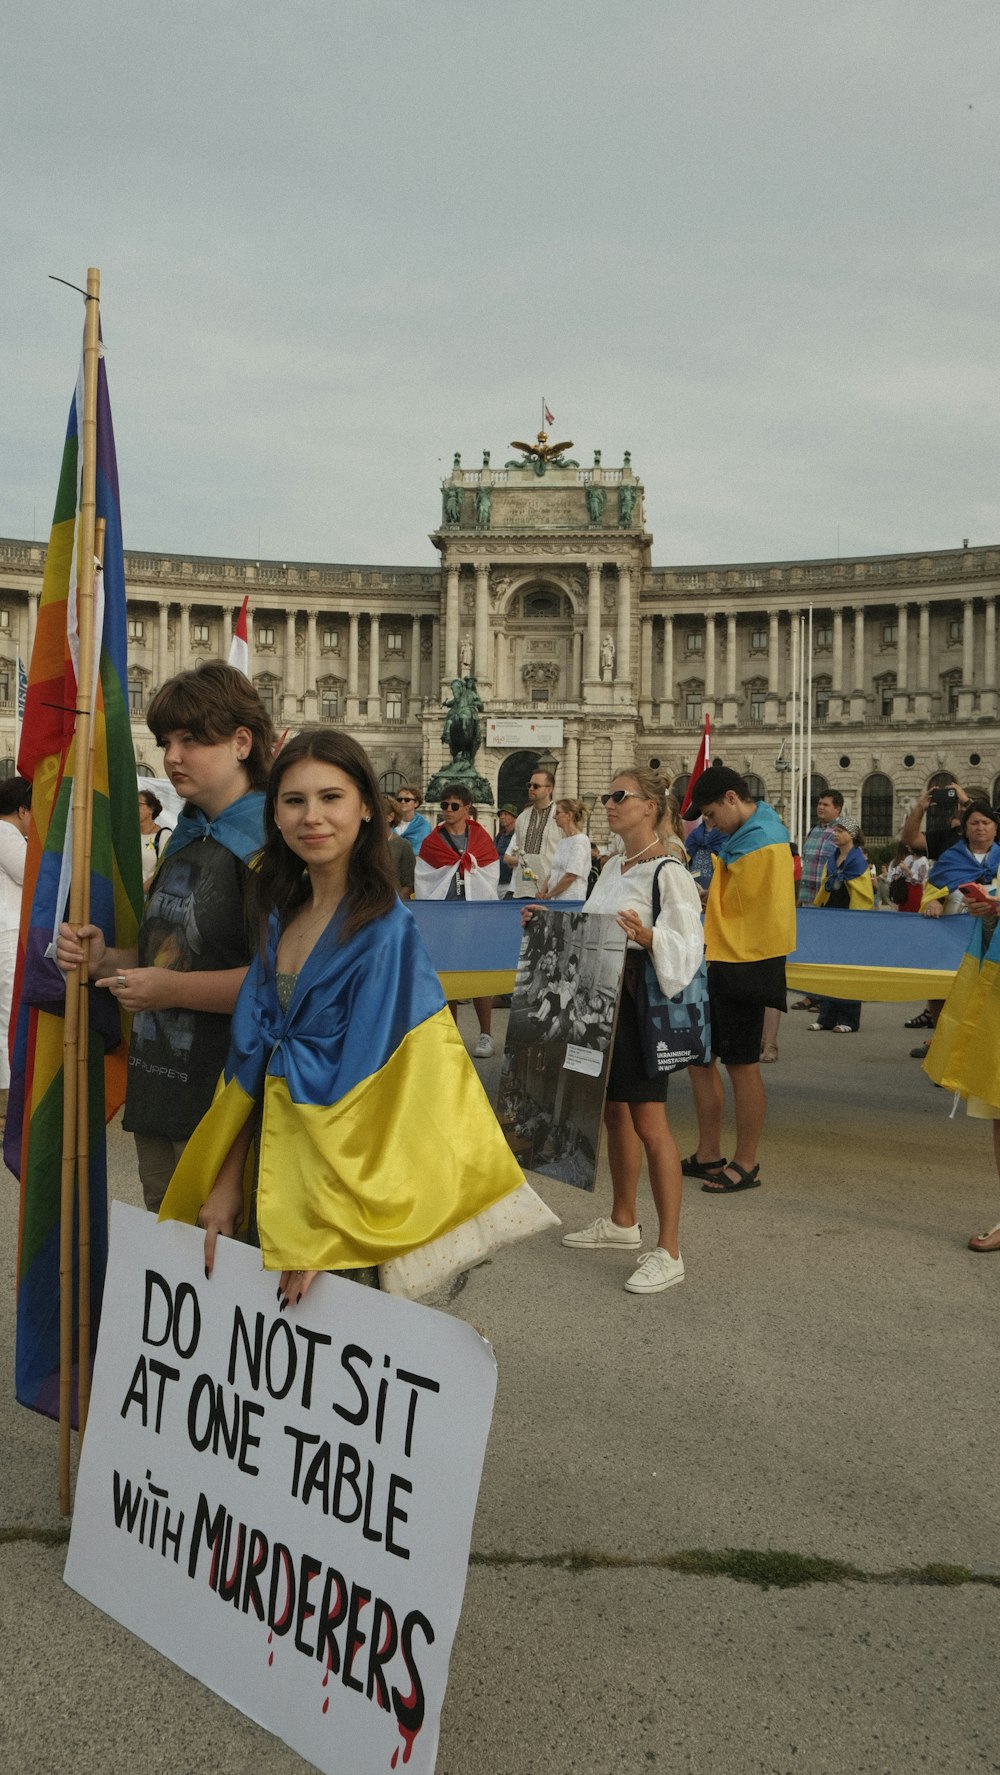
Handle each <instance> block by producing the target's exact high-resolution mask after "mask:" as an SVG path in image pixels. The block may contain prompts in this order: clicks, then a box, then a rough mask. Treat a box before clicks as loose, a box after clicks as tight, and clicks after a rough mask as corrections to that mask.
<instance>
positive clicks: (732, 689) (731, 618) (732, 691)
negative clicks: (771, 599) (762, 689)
mask: <svg viewBox="0 0 1000 1775" xmlns="http://www.w3.org/2000/svg"><path fill="white" fill-rule="evenodd" d="M737 718H738V705H737V701H736V613H735V611H729V612H728V613H727V615H726V693H725V696H724V698H723V702H722V719H723V721H724V722H725V724H726V726H727V727H735V726H736V722H737Z"/></svg>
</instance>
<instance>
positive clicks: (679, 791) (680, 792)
mask: <svg viewBox="0 0 1000 1775" xmlns="http://www.w3.org/2000/svg"><path fill="white" fill-rule="evenodd" d="M690 781H691V773H690V771H682V773H681V775H680V776H679V777H675V778H674V780H673V782H672V783H671V785H670V793H671V795H676V797H677V799H678V801H683V800H684V797H685V795H686V794H687V790H688V784H689V782H690Z"/></svg>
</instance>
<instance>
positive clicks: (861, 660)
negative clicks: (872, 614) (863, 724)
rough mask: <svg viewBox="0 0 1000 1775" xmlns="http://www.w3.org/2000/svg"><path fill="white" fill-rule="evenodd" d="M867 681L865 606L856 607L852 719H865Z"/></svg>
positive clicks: (857, 605) (858, 605)
mask: <svg viewBox="0 0 1000 1775" xmlns="http://www.w3.org/2000/svg"><path fill="white" fill-rule="evenodd" d="M866 690H867V685H866V683H865V612H864V606H863V605H861V604H856V605H855V607H854V670H853V674H852V685H851V720H852V721H863V720H864V718H865V715H866V713H867V708H868V698H867V695H866Z"/></svg>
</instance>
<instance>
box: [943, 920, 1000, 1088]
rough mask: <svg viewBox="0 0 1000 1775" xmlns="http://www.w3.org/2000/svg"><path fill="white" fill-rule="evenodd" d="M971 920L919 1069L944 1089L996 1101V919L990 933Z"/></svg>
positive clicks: (999, 985) (999, 933)
mask: <svg viewBox="0 0 1000 1775" xmlns="http://www.w3.org/2000/svg"><path fill="white" fill-rule="evenodd" d="M972 924H973V926H974V929H973V932H972V936H971V938H970V939H969V947H968V949H967V950H966V952H965V955H964V956H963V958H962V963H961V966H960V967H959V970H958V973H957V974H956V975H955V980H954V984H953V986H952V989H951V991H950V992H949V994H948V997H947V999H946V1000H945V1004H944V1009H943V1010H942V1012H941V1015H940V1017H939V1018H938V1023H937V1028H936V1029H935V1031H934V1039H933V1041H932V1042H931V1045H930V1048H929V1050H928V1053H927V1058H926V1060H925V1061H924V1071H925V1072H926V1073H927V1074H928V1076H929V1077H930V1078H932V1079H933V1080H934V1083H935V1084H936V1085H943V1086H944V1087H945V1089H946V1090H948V1091H958V1092H959V1094H960V1095H961V1096H962V1097H966V1098H968V1097H980V1098H982V1099H983V1101H984V1102H985V1103H988V1104H994V1105H997V1106H1000V923H996V924H994V925H993V928H992V933H991V932H990V931H989V929H988V926H987V920H985V919H982V918H976V919H973V920H972ZM996 1113H997V1115H998V1116H1000V1107H998V1108H997V1111H996Z"/></svg>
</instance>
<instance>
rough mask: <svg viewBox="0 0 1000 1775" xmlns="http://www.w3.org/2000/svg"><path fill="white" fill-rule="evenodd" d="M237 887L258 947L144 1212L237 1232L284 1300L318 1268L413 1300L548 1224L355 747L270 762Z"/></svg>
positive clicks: (208, 1241)
mask: <svg viewBox="0 0 1000 1775" xmlns="http://www.w3.org/2000/svg"><path fill="white" fill-rule="evenodd" d="M264 834H265V842H264V849H263V851H262V852H261V856H260V865H259V868H258V869H257V870H256V872H255V875H254V880H253V889H254V898H255V901H256V903H257V906H258V907H259V908H260V911H261V923H262V942H261V951H260V954H259V955H258V957H257V959H256V961H255V962H254V963H253V964H252V966H251V968H250V972H249V974H248V975H247V979H246V982H245V984H244V987H243V990H242V992H241V993H240V997H239V1001H238V1003H237V1006H236V1011H235V1013H234V1017H233V1027H232V1042H231V1046H230V1051H229V1058H228V1060H227V1063H226V1068H225V1072H224V1074H223V1079H222V1083H221V1088H220V1091H219V1093H218V1094H217V1096H216V1099H215V1102H214V1104H213V1106H212V1108H211V1109H210V1110H209V1112H208V1114H207V1115H206V1116H205V1117H204V1118H203V1119H202V1121H201V1122H200V1124H199V1126H198V1127H197V1128H196V1130H195V1132H194V1134H193V1135H192V1137H191V1140H190V1141H189V1143H188V1145H187V1147H186V1149H185V1152H184V1155H183V1158H182V1159H181V1162H180V1164H179V1165H178V1167H177V1170H176V1171H175V1173H174V1176H173V1178H172V1180H171V1183H170V1187H169V1189H168V1191H167V1195H166V1197H165V1199H164V1203H163V1207H162V1209H161V1214H160V1217H161V1219H167V1220H186V1221H188V1222H190V1223H197V1224H198V1225H199V1226H202V1227H204V1229H205V1235H206V1237H205V1263H206V1268H207V1270H208V1271H209V1272H210V1271H211V1269H212V1266H213V1262H214V1255H215V1245H216V1240H217V1239H218V1237H219V1235H220V1234H222V1235H229V1236H231V1235H233V1234H234V1233H235V1232H236V1231H237V1229H238V1228H239V1227H240V1226H241V1224H242V1225H245V1224H246V1222H247V1219H248V1215H249V1206H250V1204H249V1200H248V1195H247V1190H246V1184H245V1174H246V1172H247V1170H248V1169H249V1167H248V1165H247V1160H248V1158H249V1155H250V1152H251V1148H252V1145H253V1141H254V1136H255V1134H256V1135H257V1137H258V1141H259V1153H258V1160H257V1174H256V1175H257V1189H256V1202H255V1209H256V1216H255V1218H256V1227H257V1234H258V1237H259V1242H260V1249H261V1254H262V1257H263V1262H264V1267H265V1269H269V1270H277V1271H279V1272H280V1277H281V1279H280V1283H279V1293H280V1294H281V1295H282V1296H283V1298H284V1299H285V1301H286V1302H294V1301H297V1300H299V1299H301V1297H302V1295H303V1294H304V1293H305V1291H306V1289H307V1288H308V1287H309V1284H310V1282H311V1281H312V1279H313V1277H314V1276H315V1275H316V1274H317V1273H318V1272H320V1271H322V1270H332V1271H339V1272H342V1273H345V1274H350V1275H353V1276H355V1277H357V1279H359V1280H362V1279H364V1280H372V1279H373V1276H372V1274H371V1272H372V1271H373V1270H374V1269H375V1267H376V1266H377V1267H378V1270H379V1274H380V1279H381V1285H382V1286H383V1287H387V1288H389V1289H390V1290H391V1291H393V1292H397V1293H405V1294H410V1295H416V1294H419V1293H422V1292H425V1291H426V1290H427V1289H429V1288H432V1287H434V1286H436V1285H437V1284H438V1283H439V1282H440V1280H441V1279H442V1277H443V1276H444V1275H446V1274H449V1273H453V1272H454V1271H455V1269H457V1268H459V1267H467V1265H468V1264H469V1263H472V1262H476V1261H478V1260H479V1259H480V1258H481V1257H483V1256H485V1255H487V1253H488V1251H489V1250H491V1249H493V1248H495V1246H496V1245H497V1244H499V1243H503V1242H505V1241H506V1240H508V1239H511V1238H517V1237H520V1236H523V1234H525V1233H527V1232H534V1231H536V1230H538V1229H539V1227H540V1226H542V1225H546V1224H548V1225H551V1224H553V1223H554V1218H555V1217H554V1216H552V1215H551V1214H550V1212H549V1210H548V1209H547V1208H545V1207H544V1204H542V1203H541V1202H540V1201H539V1199H538V1197H537V1196H535V1195H534V1192H533V1191H531V1190H530V1189H529V1188H528V1186H527V1185H526V1184H525V1182H524V1179H523V1176H522V1174H521V1171H520V1170H519V1168H518V1166H517V1164H516V1162H515V1160H514V1158H513V1156H512V1154H511V1153H510V1151H509V1149H508V1147H507V1145H506V1142H505V1141H504V1139H503V1136H502V1134H501V1132H500V1129H499V1126H498V1124H497V1121H496V1118H495V1116H494V1115H493V1112H492V1110H491V1108H490V1105H489V1101H488V1099H487V1097H486V1095H485V1093H484V1091H483V1089H482V1086H481V1085H480V1083H479V1080H478V1078H477V1076H476V1073H475V1069H474V1067H473V1066H472V1063H471V1061H470V1060H469V1058H468V1055H467V1054H466V1052H465V1046H464V1043H463V1042H462V1039H461V1037H460V1036H459V1034H458V1031H457V1029H456V1027H455V1023H454V1020H453V1019H452V1017H451V1016H450V1015H449V1013H448V1011H447V1009H446V1006H445V1001H444V995H443V993H442V991H441V987H440V985H439V982H438V979H437V976H436V974H435V973H434V970H433V968H432V966H431V962H430V958H429V956H428V955H427V952H426V950H425V948H424V946H423V942H422V940H421V938H420V936H419V933H418V931H417V929H416V925H415V924H414V921H413V918H412V915H411V914H410V913H409V912H408V911H407V909H406V908H405V907H404V906H403V905H402V904H401V902H400V901H399V899H398V897H397V894H396V888H395V882H394V880H393V877H392V873H391V865H390V862H389V854H388V840H387V833H386V829H385V821H384V818H383V816H382V812H381V797H380V794H379V790H378V785H377V783H376V781H375V776H374V773H373V771H372V767H371V763H370V761H369V759H368V757H367V755H366V753H365V752H364V751H363V750H362V748H361V747H360V746H359V745H358V744H357V742H356V741H355V740H352V739H351V738H350V737H349V736H348V735H346V734H342V733H338V732H336V731H334V730H332V729H327V728H315V729H312V730H309V731H306V732H304V733H301V734H298V735H297V736H296V737H295V738H294V739H293V740H291V741H289V743H288V744H287V745H286V746H284V747H283V748H282V750H281V752H280V753H279V755H278V757H277V759H276V760H275V763H274V767H273V770H272V773H271V778H270V782H269V784H268V789H267V796H266V801H265V806H264Z"/></svg>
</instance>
